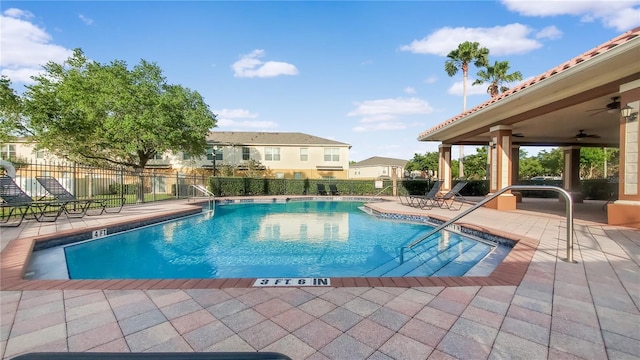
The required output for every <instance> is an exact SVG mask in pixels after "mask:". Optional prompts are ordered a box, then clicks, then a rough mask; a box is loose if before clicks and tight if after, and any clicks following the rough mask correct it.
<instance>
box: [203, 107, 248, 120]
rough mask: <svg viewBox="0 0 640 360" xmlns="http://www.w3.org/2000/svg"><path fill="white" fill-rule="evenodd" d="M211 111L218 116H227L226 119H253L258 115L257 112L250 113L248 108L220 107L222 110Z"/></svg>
mask: <svg viewBox="0 0 640 360" xmlns="http://www.w3.org/2000/svg"><path fill="white" fill-rule="evenodd" d="M213 113H214V114H216V115H217V116H218V117H220V118H227V119H237V118H250V119H254V118H257V117H258V114H257V113H252V112H250V111H249V110H245V109H222V110H214V111H213Z"/></svg>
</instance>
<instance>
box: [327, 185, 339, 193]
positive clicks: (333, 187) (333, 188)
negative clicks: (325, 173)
mask: <svg viewBox="0 0 640 360" xmlns="http://www.w3.org/2000/svg"><path fill="white" fill-rule="evenodd" d="M329 192H330V193H331V195H340V191H338V187H337V186H336V185H335V184H329Z"/></svg>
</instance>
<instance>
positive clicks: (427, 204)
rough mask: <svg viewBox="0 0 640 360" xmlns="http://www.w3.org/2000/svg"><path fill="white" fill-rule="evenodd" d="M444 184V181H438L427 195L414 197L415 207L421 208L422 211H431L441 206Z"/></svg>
mask: <svg viewBox="0 0 640 360" xmlns="http://www.w3.org/2000/svg"><path fill="white" fill-rule="evenodd" d="M442 184H443V181H442V180H436V181H435V182H434V183H433V186H432V187H431V189H429V191H428V192H427V193H426V194H425V195H412V196H411V198H412V204H414V205H413V206H419V207H420V208H421V209H431V208H433V207H434V206H440V203H439V202H438V198H439V197H440V196H442V194H440V188H441V187H442Z"/></svg>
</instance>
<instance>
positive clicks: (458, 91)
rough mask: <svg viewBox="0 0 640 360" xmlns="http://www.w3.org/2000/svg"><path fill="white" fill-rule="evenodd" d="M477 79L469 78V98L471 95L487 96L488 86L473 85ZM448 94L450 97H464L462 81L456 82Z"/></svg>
mask: <svg viewBox="0 0 640 360" xmlns="http://www.w3.org/2000/svg"><path fill="white" fill-rule="evenodd" d="M474 81H475V79H471V78H469V79H468V80H467V96H469V95H487V96H488V94H487V87H488V85H473V86H472V85H471V84H472V83H473V82H474ZM447 93H448V94H450V95H458V96H462V95H463V83H462V81H456V82H455V83H453V85H451V87H450V88H449V89H448V90H447Z"/></svg>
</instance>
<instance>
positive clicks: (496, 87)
mask: <svg viewBox="0 0 640 360" xmlns="http://www.w3.org/2000/svg"><path fill="white" fill-rule="evenodd" d="M509 68H510V66H509V62H508V61H496V62H495V63H494V64H493V65H487V66H486V67H485V69H484V70H480V71H478V74H477V76H478V78H477V79H476V80H475V81H474V82H473V85H482V84H484V83H485V82H486V83H489V86H488V87H487V93H489V95H491V97H495V96H498V95H500V93H501V92H505V91H507V90H509V88H508V87H507V86H505V85H504V84H505V83H511V82H514V81H520V80H522V73H521V72H520V71H515V72H512V73H510V74H508V72H509Z"/></svg>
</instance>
